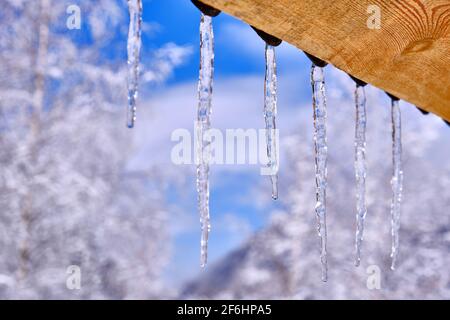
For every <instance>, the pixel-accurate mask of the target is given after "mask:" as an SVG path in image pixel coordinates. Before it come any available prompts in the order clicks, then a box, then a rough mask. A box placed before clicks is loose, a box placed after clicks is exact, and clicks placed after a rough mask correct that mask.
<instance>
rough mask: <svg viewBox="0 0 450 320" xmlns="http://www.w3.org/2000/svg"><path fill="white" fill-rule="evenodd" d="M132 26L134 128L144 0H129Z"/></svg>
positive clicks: (130, 67)
mask: <svg viewBox="0 0 450 320" xmlns="http://www.w3.org/2000/svg"><path fill="white" fill-rule="evenodd" d="M128 9H129V11H130V26H129V30H128V44H127V53H128V106H127V126H128V128H133V127H134V123H135V121H136V100H137V96H138V81H139V58H140V51H141V33H142V0H128Z"/></svg>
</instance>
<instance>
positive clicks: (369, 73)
mask: <svg viewBox="0 0 450 320" xmlns="http://www.w3.org/2000/svg"><path fill="white" fill-rule="evenodd" d="M202 1H203V2H205V3H207V4H209V5H211V6H213V7H215V8H217V9H220V10H222V11H224V12H226V13H228V14H230V15H233V16H235V17H237V18H239V19H241V20H243V21H245V22H246V23H248V24H250V25H252V26H255V27H256V28H258V29H261V30H263V31H265V32H267V33H269V34H272V35H274V36H276V37H278V38H280V39H283V40H284V41H286V42H289V43H290V44H292V45H294V46H296V47H297V48H299V49H301V50H304V51H307V52H309V53H311V54H313V55H315V56H317V57H319V58H320V59H322V60H325V61H327V62H329V63H331V64H333V65H334V66H336V67H337V68H339V69H341V70H343V71H345V72H347V73H349V74H351V75H353V76H355V77H357V78H359V79H361V80H363V81H365V82H367V83H370V84H372V85H374V86H376V87H378V88H380V89H382V90H385V91H388V92H390V93H392V94H393V95H395V96H397V97H399V98H401V99H404V100H406V101H408V102H410V103H412V104H415V105H417V106H419V107H420V108H422V109H425V110H427V111H430V112H433V113H435V114H437V115H439V116H440V117H443V118H445V119H447V120H450V0H357V1H356V0H355V1H354V0H271V1H268V0H202ZM370 5H376V6H378V7H379V8H380V9H381V11H380V12H381V20H380V21H381V25H380V26H381V28H380V29H370V28H369V27H368V26H367V20H368V19H369V17H370V16H371V14H370V13H368V7H369V6H370Z"/></svg>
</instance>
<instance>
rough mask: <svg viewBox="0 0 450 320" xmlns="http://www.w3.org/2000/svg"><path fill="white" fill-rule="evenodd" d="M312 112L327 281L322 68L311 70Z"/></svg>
mask: <svg viewBox="0 0 450 320" xmlns="http://www.w3.org/2000/svg"><path fill="white" fill-rule="evenodd" d="M311 85H312V90H313V111H314V147H315V165H316V207H315V211H316V216H317V224H318V233H319V237H320V260H321V263H322V281H327V273H328V272H327V268H328V267H327V226H326V215H327V211H326V188H327V153H328V147H327V131H326V121H327V106H326V98H325V80H324V75H323V68H320V67H317V66H315V65H313V66H312V68H311Z"/></svg>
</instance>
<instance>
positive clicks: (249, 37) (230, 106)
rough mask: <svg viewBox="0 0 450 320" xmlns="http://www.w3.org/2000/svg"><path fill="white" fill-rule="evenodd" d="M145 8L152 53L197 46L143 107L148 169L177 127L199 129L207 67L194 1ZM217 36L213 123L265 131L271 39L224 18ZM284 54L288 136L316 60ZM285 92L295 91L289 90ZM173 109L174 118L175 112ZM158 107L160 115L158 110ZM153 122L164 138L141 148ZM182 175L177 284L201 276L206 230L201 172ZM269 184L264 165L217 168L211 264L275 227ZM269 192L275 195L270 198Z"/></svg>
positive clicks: (173, 196)
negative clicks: (201, 75) (202, 68)
mask: <svg viewBox="0 0 450 320" xmlns="http://www.w3.org/2000/svg"><path fill="white" fill-rule="evenodd" d="M143 5H144V15H143V19H144V21H145V22H146V23H149V24H150V26H151V28H150V31H149V32H146V33H145V34H144V35H143V48H144V49H143V50H144V52H145V51H148V50H152V49H158V48H160V47H162V46H164V45H165V44H167V43H168V42H172V43H175V44H176V45H179V46H183V47H190V48H191V49H192V52H191V54H190V55H189V56H188V57H187V58H186V61H184V63H183V64H182V65H181V66H179V67H177V68H176V69H175V70H174V72H173V74H172V76H171V77H170V78H169V79H168V80H167V81H166V82H165V84H164V86H159V87H157V88H154V89H153V92H152V93H151V94H150V98H149V100H146V101H145V102H142V103H141V104H144V105H145V106H141V107H142V108H145V110H146V111H142V112H144V113H145V114H144V115H141V119H138V124H137V128H136V135H137V138H136V139H137V141H139V142H138V145H139V146H140V147H139V148H140V150H138V154H140V156H138V157H137V160H136V165H138V166H139V165H142V166H145V161H146V156H147V155H148V154H149V153H150V152H152V150H151V149H152V148H155V144H154V143H156V144H157V145H158V148H163V149H166V148H165V147H164V144H168V145H169V146H170V145H173V143H171V142H170V133H171V131H172V130H175V129H177V128H180V127H182V128H187V129H189V130H190V131H192V126H193V120H194V118H195V108H196V101H195V98H196V81H197V78H198V67H199V66H198V64H199V62H198V61H199V56H198V54H199V51H198V45H199V44H198V42H199V31H198V29H199V20H200V13H199V11H198V10H197V9H196V8H195V7H194V6H193V5H192V4H191V2H190V1H187V0H165V1H144V3H143ZM214 33H215V52H216V55H215V57H216V59H215V95H214V107H213V108H214V110H213V120H212V121H213V126H214V127H216V128H219V129H226V128H263V124H264V120H263V117H262V107H263V105H262V102H263V83H264V82H263V81H264V68H265V65H264V42H263V41H262V40H261V39H260V38H259V37H258V36H257V35H256V33H255V32H254V31H253V30H252V29H251V28H250V27H249V26H248V25H246V24H245V23H243V22H241V21H239V20H237V19H235V18H233V17H231V16H228V15H227V14H224V13H222V14H221V15H219V16H218V17H217V18H215V19H214ZM277 49H278V50H277V55H278V74H279V76H280V79H279V86H280V95H279V103H280V105H281V104H284V105H285V106H286V107H287V108H290V109H291V110H290V112H289V113H284V114H285V116H284V117H283V116H281V117H280V119H279V121H280V125H285V127H286V130H283V129H282V130H281V133H280V134H281V135H283V134H287V133H288V129H289V128H292V127H293V125H292V124H293V122H294V121H295V116H292V115H293V114H294V115H295V114H296V113H297V112H298V109H299V108H297V107H299V106H301V105H302V104H304V102H306V101H308V98H309V97H310V88H309V82H308V81H309V80H308V72H309V68H310V63H309V61H308V60H307V59H306V58H305V56H304V55H303V53H302V52H301V51H299V50H297V49H295V48H294V47H292V46H290V45H288V44H282V45H281V46H280V47H279V48H277ZM144 59H145V58H144ZM283 87H286V88H288V87H289V89H287V90H283V89H282V88H283ZM147 103H148V108H147ZM171 108H173V110H172V111H170V112H169V113H170V114H171V115H168V113H167V112H168V110H170V109H171ZM150 109H151V110H153V111H152V112H150V111H149V110H150ZM159 110H161V111H159ZM147 112H148V114H147ZM173 114H176V116H173ZM147 117H148V119H147ZM155 117H156V118H157V119H158V120H155ZM152 120H153V121H155V122H158V124H156V125H158V128H161V130H159V132H161V135H160V138H161V137H162V140H161V139H159V140H160V141H159V142H156V141H154V143H141V142H142V141H145V140H146V139H148V134H149V133H148V130H146V129H144V128H142V125H143V123H148V121H152ZM141 124H142V125H141ZM163 125H164V126H165V127H164V128H162V126H163ZM147 141H148V140H147ZM142 145H143V146H142ZM169 156H170V150H168V149H166V150H165V151H163V152H160V157H161V161H162V162H163V163H164V164H166V165H167V166H173V164H171V163H170V160H169ZM178 169H179V168H174V170H178ZM182 170H183V174H186V175H187V183H186V186H185V188H186V194H184V195H183V196H181V195H179V194H177V193H175V192H170V193H169V199H170V201H171V203H172V204H176V205H179V206H181V207H182V208H183V210H182V212H178V214H179V216H178V218H176V219H179V224H178V225H176V226H175V227H174V228H175V229H176V231H175V232H174V234H175V240H176V241H175V244H174V246H173V250H172V254H173V260H172V263H171V264H170V266H169V268H168V269H167V273H166V274H167V278H168V279H170V280H171V281H173V282H174V283H179V282H182V281H183V280H186V279H188V278H191V277H193V276H195V275H196V274H198V272H199V271H200V268H199V237H200V226H199V223H198V215H197V210H196V194H195V175H194V168H193V166H191V167H185V168H183V169H182ZM189 182H190V183H189ZM269 187H270V184H269V180H268V178H267V177H263V176H260V175H259V167H258V166H253V167H249V166H245V167H241V168H230V167H224V168H218V167H212V168H211V216H212V232H211V236H210V247H209V252H210V255H209V257H210V260H209V261H210V265H211V264H214V262H216V261H217V260H219V259H220V258H221V257H223V256H224V255H225V254H226V253H227V252H229V251H230V250H232V249H233V248H235V247H236V246H238V245H239V244H240V243H242V241H243V240H245V239H247V238H248V237H249V236H250V235H251V233H252V232H254V231H255V230H258V229H260V228H262V227H264V226H265V225H266V224H267V221H268V219H269V217H270V213H271V212H272V210H276V209H277V207H278V206H279V204H278V203H273V202H272V201H271V200H270V190H269ZM258 191H260V192H258ZM261 194H265V195H266V196H267V197H266V198H264V196H262V195H261ZM180 221H182V222H180Z"/></svg>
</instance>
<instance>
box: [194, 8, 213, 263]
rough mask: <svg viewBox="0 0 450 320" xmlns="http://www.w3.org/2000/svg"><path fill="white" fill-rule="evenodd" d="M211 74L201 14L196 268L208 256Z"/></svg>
mask: <svg viewBox="0 0 450 320" xmlns="http://www.w3.org/2000/svg"><path fill="white" fill-rule="evenodd" d="M213 73H214V34H213V28H212V17H210V16H207V15H205V14H202V15H201V21H200V75H199V82H198V110H197V133H196V139H197V192H198V209H199V212H200V224H201V228H202V235H201V251H200V265H201V266H202V267H204V266H205V265H206V262H207V255H208V236H209V231H210V228H211V226H210V221H209V160H210V152H211V150H210V142H209V141H207V140H208V139H205V133H207V132H208V130H209V129H210V127H211V122H210V115H211V100H212V87H213Z"/></svg>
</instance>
